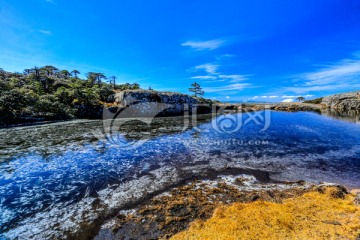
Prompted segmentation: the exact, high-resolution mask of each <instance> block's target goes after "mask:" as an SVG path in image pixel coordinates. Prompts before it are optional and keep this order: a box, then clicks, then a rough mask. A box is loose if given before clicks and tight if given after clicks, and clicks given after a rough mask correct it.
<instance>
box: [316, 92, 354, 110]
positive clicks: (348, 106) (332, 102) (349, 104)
mask: <svg viewBox="0 0 360 240" xmlns="http://www.w3.org/2000/svg"><path fill="white" fill-rule="evenodd" d="M322 104H323V105H325V106H326V107H327V108H332V109H338V110H357V109H360V91H356V92H348V93H341V94H335V95H331V96H327V97H324V98H323V100H322Z"/></svg>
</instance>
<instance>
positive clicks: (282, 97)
mask: <svg viewBox="0 0 360 240" xmlns="http://www.w3.org/2000/svg"><path fill="white" fill-rule="evenodd" d="M298 97H305V98H311V97H314V95H310V94H307V95H298V96H289V95H283V96H278V95H270V96H267V95H264V96H254V97H252V98H250V100H260V99H261V100H273V99H280V100H281V99H285V100H286V99H295V98H298Z"/></svg>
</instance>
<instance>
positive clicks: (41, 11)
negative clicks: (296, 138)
mask: <svg viewBox="0 0 360 240" xmlns="http://www.w3.org/2000/svg"><path fill="white" fill-rule="evenodd" d="M48 64H51V65H54V66H57V67H59V68H64V69H69V70H71V69H78V70H79V71H80V72H82V73H86V72H88V71H99V72H103V73H105V74H106V75H107V76H112V75H116V76H117V77H118V83H123V82H130V83H132V82H138V83H140V84H141V86H142V87H144V88H148V87H149V86H151V87H152V88H154V89H156V90H166V91H180V92H184V93H187V89H188V87H189V85H190V84H191V83H192V82H194V81H196V82H198V83H199V84H200V85H201V86H202V87H203V88H204V90H205V92H206V95H205V97H208V98H216V99H219V100H224V101H243V100H244V101H246V100H256V101H283V100H287V101H291V99H295V98H296V96H300V95H302V96H306V97H307V98H314V97H318V96H324V95H328V94H332V93H338V92H344V91H351V90H355V89H360V0H317V1H314V0H311V1H310V0H298V1H289V0H272V1H266V0H252V1H241V0H237V1H234V0H226V1H205V0H177V1H171V0H170V1H169V0H168V1H158V0H153V1H144V0H143V1H140V0H121V1H94V0H88V1H78V0H71V1H70V0H8V1H4V0H0V67H1V68H4V69H5V70H8V71H22V70H23V69H24V68H30V67H33V66H35V65H36V66H42V65H48Z"/></svg>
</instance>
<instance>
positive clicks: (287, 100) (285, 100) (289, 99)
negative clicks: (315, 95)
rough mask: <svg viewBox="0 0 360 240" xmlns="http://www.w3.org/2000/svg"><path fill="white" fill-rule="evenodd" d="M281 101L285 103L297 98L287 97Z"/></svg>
mask: <svg viewBox="0 0 360 240" xmlns="http://www.w3.org/2000/svg"><path fill="white" fill-rule="evenodd" d="M281 102H283V103H291V102H295V100H294V99H292V98H287V99H284V100H282V101H281Z"/></svg>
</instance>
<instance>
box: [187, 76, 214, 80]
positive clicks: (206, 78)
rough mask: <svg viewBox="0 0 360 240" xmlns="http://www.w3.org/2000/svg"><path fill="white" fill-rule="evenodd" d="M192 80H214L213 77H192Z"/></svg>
mask: <svg viewBox="0 0 360 240" xmlns="http://www.w3.org/2000/svg"><path fill="white" fill-rule="evenodd" d="M191 78H192V79H204V80H215V79H216V77H215V76H194V77H191Z"/></svg>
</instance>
